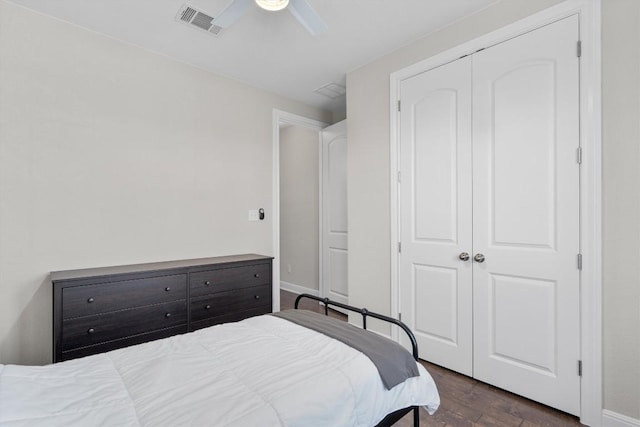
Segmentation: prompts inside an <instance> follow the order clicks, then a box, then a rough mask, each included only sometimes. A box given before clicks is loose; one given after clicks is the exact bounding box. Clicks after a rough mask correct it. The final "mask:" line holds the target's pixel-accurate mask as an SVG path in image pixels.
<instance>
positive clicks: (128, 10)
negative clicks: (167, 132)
mask: <svg viewBox="0 0 640 427" xmlns="http://www.w3.org/2000/svg"><path fill="white" fill-rule="evenodd" d="M11 1H13V2H14V3H17V4H20V5H23V6H26V7H28V8H30V9H34V10H36V11H39V12H41V13H44V14H46V15H51V16H54V17H57V18H59V19H62V20H64V21H68V22H71V23H74V24H76V25H79V26H81V27H84V28H87V29H90V30H93V31H96V32H98V33H103V34H106V35H109V36H111V37H114V38H116V39H119V40H123V41H125V42H127V43H131V44H134V45H137V46H140V47H143V48H146V49H149V50H151V51H154V52H158V53H161V54H164V55H167V56H169V57H172V58H175V59H177V60H179V61H183V62H186V63H189V64H193V65H195V66H197V67H200V68H203V69H206V70H210V71H212V72H214V73H217V74H221V75H224V76H227V77H231V78H234V79H237V80H240V81H242V82H245V83H248V84H250V85H252V86H256V87H259V88H262V89H266V90H268V91H270V92H274V93H277V94H280V95H282V96H285V97H288V98H292V99H296V100H299V101H302V102H304V103H306V104H309V105H313V106H316V107H320V108H324V109H327V110H329V111H333V112H338V113H340V112H344V110H345V97H344V96H342V97H340V98H337V99H334V100H331V99H329V98H326V97H324V96H322V95H318V94H316V93H314V92H313V90H314V89H316V88H318V87H320V86H323V85H325V84H326V83H330V82H336V83H341V84H344V83H345V76H346V73H347V72H349V71H351V70H354V69H356V68H358V67H359V66H361V65H364V64H366V63H368V62H370V61H372V60H373V59H375V58H378V57H380V56H382V55H384V54H386V53H389V52H392V51H393V50H395V49H397V48H399V47H401V46H404V45H407V44H408V43H410V42H412V41H414V40H416V39H418V38H420V37H422V36H424V35H426V34H429V33H431V32H433V31H435V30H437V29H439V28H442V27H444V26H447V25H449V24H451V23H453V22H455V21H457V20H459V19H461V18H463V17H465V16H468V15H471V14H473V13H475V12H478V11H479V10H481V9H484V8H486V7H487V6H489V5H490V4H492V3H495V2H496V0H308V1H309V3H310V4H311V5H312V6H313V8H314V9H315V10H316V12H318V14H319V15H320V16H321V17H322V19H323V20H324V21H325V22H326V24H327V26H328V31H327V32H325V33H323V34H321V35H319V36H316V37H313V36H311V35H310V34H309V33H307V31H306V30H305V29H304V27H302V26H301V25H300V24H299V23H298V21H296V19H295V18H294V17H293V15H291V14H290V13H289V12H288V11H286V10H284V11H281V12H267V11H264V10H262V9H260V8H258V7H257V6H255V5H253V6H254V7H252V8H251V9H250V10H249V12H247V13H246V14H245V15H244V16H243V17H242V18H240V20H239V21H238V22H236V23H235V24H234V25H233V26H231V27H230V28H228V29H225V30H223V32H222V33H221V34H220V35H219V36H218V37H215V36H213V35H209V34H207V33H206V32H204V31H200V30H198V29H197V28H195V27H190V26H187V25H185V24H182V23H179V22H176V20H175V17H176V14H177V13H178V11H179V10H180V8H181V7H182V5H183V4H184V3H185V0H11ZM231 1H232V0H188V1H187V3H189V4H190V5H192V6H193V7H195V8H196V9H199V10H201V11H203V12H205V13H207V14H209V15H211V16H216V15H217V14H218V13H220V12H221V11H222V10H223V9H224V8H225V7H226V6H227V5H228V4H229V3H230V2H231Z"/></svg>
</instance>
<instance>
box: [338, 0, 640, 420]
mask: <svg viewBox="0 0 640 427" xmlns="http://www.w3.org/2000/svg"><path fill="white" fill-rule="evenodd" d="M557 3H560V1H559V0H540V1H535V2H533V1H530V0H505V1H502V2H500V3H497V4H495V5H494V6H492V7H490V8H488V9H485V10H484V11H482V12H480V13H478V14H476V15H474V16H471V17H469V18H467V19H464V20H462V21H460V22H458V23H456V24H454V25H452V26H450V27H447V28H444V29H442V30H441V31H438V32H436V33H434V34H431V35H430V36H427V37H425V38H423V39H420V40H418V41H416V42H414V43H412V44H410V45H408V46H406V47H405V48H402V49H400V50H398V51H395V52H393V53H391V54H389V55H386V56H384V57H382V58H380V59H378V60H376V61H374V62H372V63H370V64H368V65H366V66H363V67H361V68H360V69H357V70H355V71H353V72H351V73H349V74H348V75H347V88H348V91H347V117H348V118H349V149H348V150H349V151H348V183H349V184H348V194H349V202H348V204H349V301H350V303H351V304H353V305H356V306H366V307H368V308H369V309H371V310H376V311H380V312H383V313H389V312H390V304H389V303H390V292H391V291H390V284H389V283H390V255H389V253H390V225H389V221H390V217H389V211H390V205H389V194H390V192H389V191H390V190H389V180H390V179H389V75H390V74H391V73H392V72H394V71H397V70H400V69H402V68H404V67H407V66H408V65H411V64H413V63H416V62H418V61H420V60H423V59H425V58H428V57H431V56H433V55H435V54H437V53H439V52H442V51H444V50H447V49H448V48H451V47H454V46H457V45H459V44H462V43H464V42H466V41H468V40H471V39H473V38H476V37H478V36H481V35H483V34H486V33H488V32H490V31H492V30H495V29H498V28H500V27H503V26H505V25H507V24H509V23H512V22H514V21H516V20H518V19H520V18H523V17H526V16H528V15H531V14H533V13H535V12H537V11H539V10H542V9H544V8H546V7H548V6H551V5H554V4H557ZM602 3H603V5H602V8H603V90H604V92H603V98H604V111H603V119H604V121H603V128H604V131H603V145H604V147H603V149H604V159H603V161H604V171H603V173H604V176H603V181H604V217H605V219H604V221H605V223H604V230H605V231H604V232H605V235H604V253H605V255H604V284H603V287H604V294H605V295H604V307H603V308H604V349H603V351H604V400H605V408H607V409H610V410H612V411H614V412H617V413H620V414H623V415H626V416H629V417H633V418H636V419H640V341H639V340H640V334H639V333H638V331H640V309H639V307H640V280H639V279H640V269H639V268H638V264H639V261H638V260H639V259H640V252H639V251H640V250H639V248H640V191H639V190H638V185H640V172H639V170H640V168H638V164H639V161H640V158H639V157H640V156H639V144H640V143H639V142H638V141H639V140H640V131H639V126H640V125H639V123H640V109H639V105H638V104H639V102H640V93H639V89H638V84H639V79H640V77H639V76H640V73H639V69H638V61H639V55H640V47H639V46H640V43H639V40H640V37H639V31H640V30H639V28H640V21H639V18H638V13H639V12H638V9H639V7H640V2H638V1H637V0H604V1H603V2H602ZM354 321H357V319H354ZM374 327H375V326H374Z"/></svg>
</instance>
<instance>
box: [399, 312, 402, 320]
mask: <svg viewBox="0 0 640 427" xmlns="http://www.w3.org/2000/svg"><path fill="white" fill-rule="evenodd" d="M398 320H399V321H401V322H402V313H398Z"/></svg>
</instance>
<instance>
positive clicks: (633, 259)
mask: <svg viewBox="0 0 640 427" xmlns="http://www.w3.org/2000/svg"><path fill="white" fill-rule="evenodd" d="M602 3H603V4H602V101H603V102H602V104H603V109H602V140H603V193H604V248H603V253H604V284H603V289H604V325H603V329H604V406H605V408H607V409H609V410H612V411H614V412H617V413H621V414H624V415H627V416H630V417H633V418H636V419H640V188H639V186H640V166H639V165H640V1H638V0H604V1H603V2H602Z"/></svg>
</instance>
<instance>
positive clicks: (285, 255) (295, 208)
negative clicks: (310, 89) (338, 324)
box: [280, 125, 320, 290]
mask: <svg viewBox="0 0 640 427" xmlns="http://www.w3.org/2000/svg"><path fill="white" fill-rule="evenodd" d="M319 164H320V158H319V135H318V132H317V131H315V130H313V129H308V128H305V127H302V126H295V125H293V126H287V127H284V128H282V129H281V130H280V280H281V281H284V282H287V283H290V284H293V285H298V286H302V287H305V288H309V289H314V290H318V276H319V273H318V268H319V267H318V256H319V255H318V250H319V248H318V245H319V241H318V239H319V237H318V221H319V215H318V209H319V206H318V187H319V182H318V180H319V177H318V173H319V170H318V168H319ZM289 267H291V271H290V272H289Z"/></svg>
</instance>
